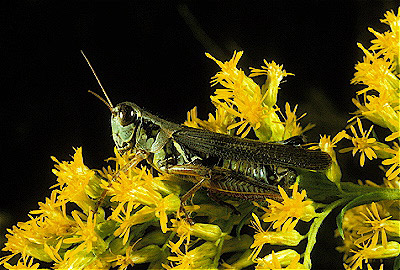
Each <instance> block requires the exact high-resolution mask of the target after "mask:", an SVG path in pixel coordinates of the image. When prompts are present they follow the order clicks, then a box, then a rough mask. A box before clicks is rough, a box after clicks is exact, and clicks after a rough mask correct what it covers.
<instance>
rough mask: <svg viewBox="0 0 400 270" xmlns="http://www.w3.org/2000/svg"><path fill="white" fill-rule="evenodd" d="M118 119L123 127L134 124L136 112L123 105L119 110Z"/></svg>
mask: <svg viewBox="0 0 400 270" xmlns="http://www.w3.org/2000/svg"><path fill="white" fill-rule="evenodd" d="M118 118H119V122H120V124H121V125H122V126H127V125H129V124H132V122H133V121H134V120H135V119H136V113H135V110H134V109H133V108H132V107H131V106H128V105H121V106H120V107H119V110H118Z"/></svg>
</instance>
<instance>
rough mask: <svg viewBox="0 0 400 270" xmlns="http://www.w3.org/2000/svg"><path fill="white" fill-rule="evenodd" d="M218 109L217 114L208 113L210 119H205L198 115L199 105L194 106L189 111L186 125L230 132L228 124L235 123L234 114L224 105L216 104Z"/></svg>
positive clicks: (218, 131)
mask: <svg viewBox="0 0 400 270" xmlns="http://www.w3.org/2000/svg"><path fill="white" fill-rule="evenodd" d="M214 105H215V107H217V109H216V110H215V116H214V115H212V114H211V113H210V114H208V120H207V121H203V120H200V119H199V118H198V117H197V107H194V108H193V109H191V110H190V111H189V112H188V113H187V120H186V121H185V123H184V125H186V126H188V127H193V128H203V129H206V130H209V131H213V132H217V133H223V134H229V130H228V126H230V125H231V124H233V123H234V116H233V115H232V114H229V113H228V111H227V110H226V109H224V107H223V106H221V105H218V104H214Z"/></svg>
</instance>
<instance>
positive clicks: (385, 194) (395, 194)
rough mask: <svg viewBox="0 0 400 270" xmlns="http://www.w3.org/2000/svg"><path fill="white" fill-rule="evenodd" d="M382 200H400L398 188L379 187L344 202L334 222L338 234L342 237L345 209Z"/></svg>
mask: <svg viewBox="0 0 400 270" xmlns="http://www.w3.org/2000/svg"><path fill="white" fill-rule="evenodd" d="M383 200H400V190H398V189H388V188H379V189H378V191H374V192H369V193H366V194H362V195H360V196H357V197H356V198H355V199H353V200H352V201H350V202H349V203H348V204H346V205H345V207H343V209H342V211H340V213H339V215H338V216H337V217H336V224H337V226H338V230H339V233H340V236H341V237H342V238H343V239H344V233H343V228H342V225H343V218H344V214H345V213H346V211H347V210H349V209H351V208H353V207H356V206H359V205H363V204H368V203H372V202H378V201H383Z"/></svg>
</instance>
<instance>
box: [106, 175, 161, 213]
mask: <svg viewBox="0 0 400 270" xmlns="http://www.w3.org/2000/svg"><path fill="white" fill-rule="evenodd" d="M131 171H132V173H131V174H129V172H127V173H120V175H119V178H118V181H114V182H112V185H111V187H110V189H109V193H110V194H112V196H113V197H112V198H111V201H117V202H121V203H125V202H130V201H131V202H133V203H140V204H145V205H150V206H154V205H156V204H157V203H158V201H159V200H161V198H162V196H161V194H160V193H159V192H157V191H155V190H154V189H153V188H152V184H151V181H152V178H153V176H152V175H151V173H150V172H149V171H148V170H146V168H142V169H139V168H132V170H131Z"/></svg>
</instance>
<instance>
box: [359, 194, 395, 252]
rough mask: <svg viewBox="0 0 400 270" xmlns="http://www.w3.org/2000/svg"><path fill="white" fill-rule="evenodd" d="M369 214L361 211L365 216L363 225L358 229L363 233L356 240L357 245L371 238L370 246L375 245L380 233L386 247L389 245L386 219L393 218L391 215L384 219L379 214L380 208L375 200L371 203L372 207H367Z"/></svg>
mask: <svg viewBox="0 0 400 270" xmlns="http://www.w3.org/2000/svg"><path fill="white" fill-rule="evenodd" d="M366 211H367V213H368V215H366V214H364V213H363V212H360V215H362V216H363V217H364V220H363V221H362V224H363V225H360V226H359V227H358V229H357V233H358V234H359V235H361V237H360V238H358V239H357V240H356V241H354V244H355V245H358V244H360V243H363V242H365V241H367V240H369V239H370V240H371V242H370V246H371V247H374V246H376V244H377V243H378V238H379V234H380V235H381V243H382V245H383V246H384V247H386V246H387V236H386V221H387V220H389V219H390V218H391V216H389V217H386V218H384V219H382V218H381V217H380V216H379V212H378V209H377V207H376V204H375V203H374V202H372V203H371V209H369V208H368V207H366Z"/></svg>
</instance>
